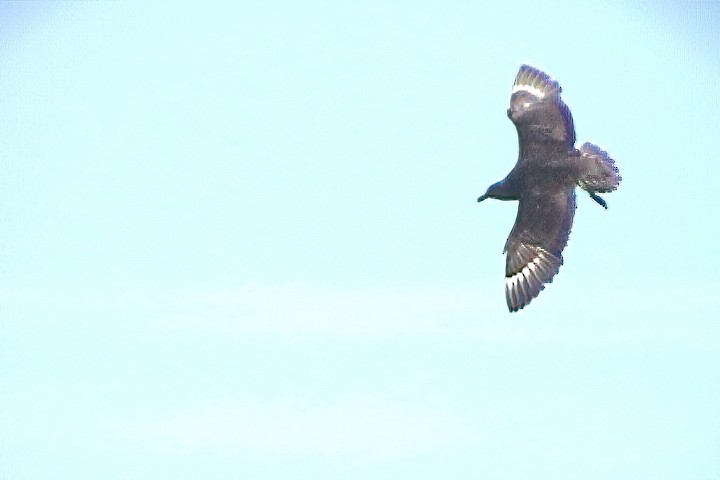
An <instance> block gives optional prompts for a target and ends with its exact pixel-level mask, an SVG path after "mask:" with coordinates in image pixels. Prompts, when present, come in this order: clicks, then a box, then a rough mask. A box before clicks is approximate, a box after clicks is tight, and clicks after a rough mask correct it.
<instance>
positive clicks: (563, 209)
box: [505, 187, 575, 312]
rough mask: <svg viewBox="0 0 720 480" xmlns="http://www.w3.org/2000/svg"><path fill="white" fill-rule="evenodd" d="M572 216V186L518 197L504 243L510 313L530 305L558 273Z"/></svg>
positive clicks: (573, 213)
mask: <svg viewBox="0 0 720 480" xmlns="http://www.w3.org/2000/svg"><path fill="white" fill-rule="evenodd" d="M574 215H575V192H574V188H571V187H568V188H562V189H560V191H558V192H553V193H549V192H548V194H547V195H543V194H542V193H540V194H538V193H537V192H536V193H533V194H530V195H528V196H525V197H521V198H520V202H519V204H518V214H517V218H516V219H515V225H514V226H513V229H512V231H511V232H510V236H509V237H508V239H507V243H506V244H505V252H506V253H507V258H506V265H505V295H506V297H507V304H508V308H509V309H510V311H511V312H515V311H517V310H520V309H521V308H523V307H524V306H526V305H527V304H529V303H530V301H531V300H532V299H533V298H535V297H537V296H538V294H539V293H540V291H541V290H542V289H543V288H545V286H544V284H545V283H550V282H552V279H553V277H554V276H555V274H557V273H558V271H559V270H560V265H562V250H563V248H565V245H566V244H567V241H568V237H569V236H570V229H571V228H572V222H573V217H574Z"/></svg>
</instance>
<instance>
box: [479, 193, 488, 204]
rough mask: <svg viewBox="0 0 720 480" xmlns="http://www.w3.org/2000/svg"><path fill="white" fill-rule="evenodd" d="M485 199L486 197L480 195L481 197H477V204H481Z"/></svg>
mask: <svg viewBox="0 0 720 480" xmlns="http://www.w3.org/2000/svg"><path fill="white" fill-rule="evenodd" d="M486 198H488V196H487V195H481V196H479V197H478V203H479V202H482V201H483V200H485V199H486Z"/></svg>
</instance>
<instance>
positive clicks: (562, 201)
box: [478, 65, 622, 312]
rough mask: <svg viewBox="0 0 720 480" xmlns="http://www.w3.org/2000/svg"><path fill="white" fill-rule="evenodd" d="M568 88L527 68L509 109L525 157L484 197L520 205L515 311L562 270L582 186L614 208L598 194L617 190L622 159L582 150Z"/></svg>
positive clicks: (512, 246) (512, 253)
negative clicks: (568, 102)
mask: <svg viewBox="0 0 720 480" xmlns="http://www.w3.org/2000/svg"><path fill="white" fill-rule="evenodd" d="M561 92H562V88H561V87H560V84H559V83H558V82H556V81H555V80H553V79H551V78H550V77H549V76H548V75H547V74H546V73H544V72H541V71H540V70H537V69H536V68H533V67H530V66H528V65H523V66H521V67H520V71H519V72H518V74H517V77H516V78H515V83H514V84H513V89H512V95H511V97H510V108H509V109H508V111H507V114H508V117H509V118H510V120H511V121H512V122H513V123H514V124H515V128H516V129H517V133H518V141H519V155H518V160H517V163H516V164H515V167H513V169H512V170H511V171H510V173H509V174H508V175H507V176H506V177H505V179H503V180H501V181H500V182H497V183H495V184H493V185H491V186H490V187H489V188H488V190H487V192H486V193H485V194H484V195H482V196H481V197H480V198H478V202H481V201H483V200H485V199H487V198H495V199H498V200H518V202H519V204H518V213H517V218H516V219H515V225H514V226H513V228H512V231H511V232H510V236H509V237H508V239H507V242H506V243H505V250H504V253H507V259H506V266H505V279H506V282H505V294H506V298H507V305H508V308H509V309H510V311H511V312H515V311H517V310H519V309H521V308H523V307H525V306H526V305H527V304H529V303H530V302H531V301H532V299H534V298H535V297H537V296H538V294H539V293H540V291H541V290H543V289H544V288H545V284H546V283H550V282H552V279H553V277H554V276H555V275H556V274H557V273H558V271H559V270H560V265H562V262H563V259H562V251H563V249H564V248H565V245H566V244H567V241H568V237H569V235H570V229H571V228H572V223H573V216H574V215H575V187H576V186H579V187H580V188H582V189H584V190H585V191H587V192H588V193H589V194H590V196H591V197H592V199H593V200H595V201H596V202H597V203H599V204H600V205H602V206H603V207H605V208H607V204H606V203H605V201H604V200H603V199H602V198H600V197H599V196H598V195H597V193H603V192H611V191H613V190H615V189H617V187H618V185H619V184H620V181H621V180H622V178H621V177H620V174H619V171H618V169H617V167H616V166H615V161H614V160H613V159H612V158H610V157H609V156H608V155H607V153H606V152H604V151H603V150H601V149H600V148H599V147H597V146H595V145H593V144H591V143H585V144H583V145H582V146H581V147H580V148H579V149H576V148H575V128H574V124H573V118H572V115H571V113H570V109H569V108H568V107H567V105H565V103H564V102H563V101H562V99H561V98H560V93H561Z"/></svg>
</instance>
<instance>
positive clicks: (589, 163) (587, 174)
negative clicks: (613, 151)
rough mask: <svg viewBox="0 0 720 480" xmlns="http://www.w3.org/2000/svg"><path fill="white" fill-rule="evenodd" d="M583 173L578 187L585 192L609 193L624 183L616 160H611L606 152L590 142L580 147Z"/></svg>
mask: <svg viewBox="0 0 720 480" xmlns="http://www.w3.org/2000/svg"><path fill="white" fill-rule="evenodd" d="M580 154H581V156H582V159H583V160H584V162H583V171H582V173H581V175H580V177H579V179H578V182H577V183H578V185H579V186H580V188H582V189H583V190H587V191H588V192H589V193H590V194H591V195H592V194H593V193H607V192H612V191H614V190H617V188H618V186H620V182H621V181H622V177H621V176H620V170H618V167H617V165H615V160H613V159H612V158H610V156H609V155H608V154H607V152H606V151H604V150H602V149H601V148H600V147H598V146H597V145H593V144H592V143H590V142H585V143H583V144H582V146H581V147H580Z"/></svg>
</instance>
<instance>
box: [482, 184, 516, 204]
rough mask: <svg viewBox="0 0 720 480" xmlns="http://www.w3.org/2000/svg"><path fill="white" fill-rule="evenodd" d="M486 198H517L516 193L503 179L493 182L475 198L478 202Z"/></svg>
mask: <svg viewBox="0 0 720 480" xmlns="http://www.w3.org/2000/svg"><path fill="white" fill-rule="evenodd" d="M488 198H494V199H495V200H517V199H518V198H517V194H516V193H515V192H514V189H513V188H512V186H511V185H509V184H508V183H507V182H505V181H504V180H501V181H499V182H495V183H493V184H492V185H490V186H489V187H488V189H487V191H486V192H485V194H483V195H480V197H479V198H478V199H477V201H478V202H482V201H483V200H487V199H488Z"/></svg>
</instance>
